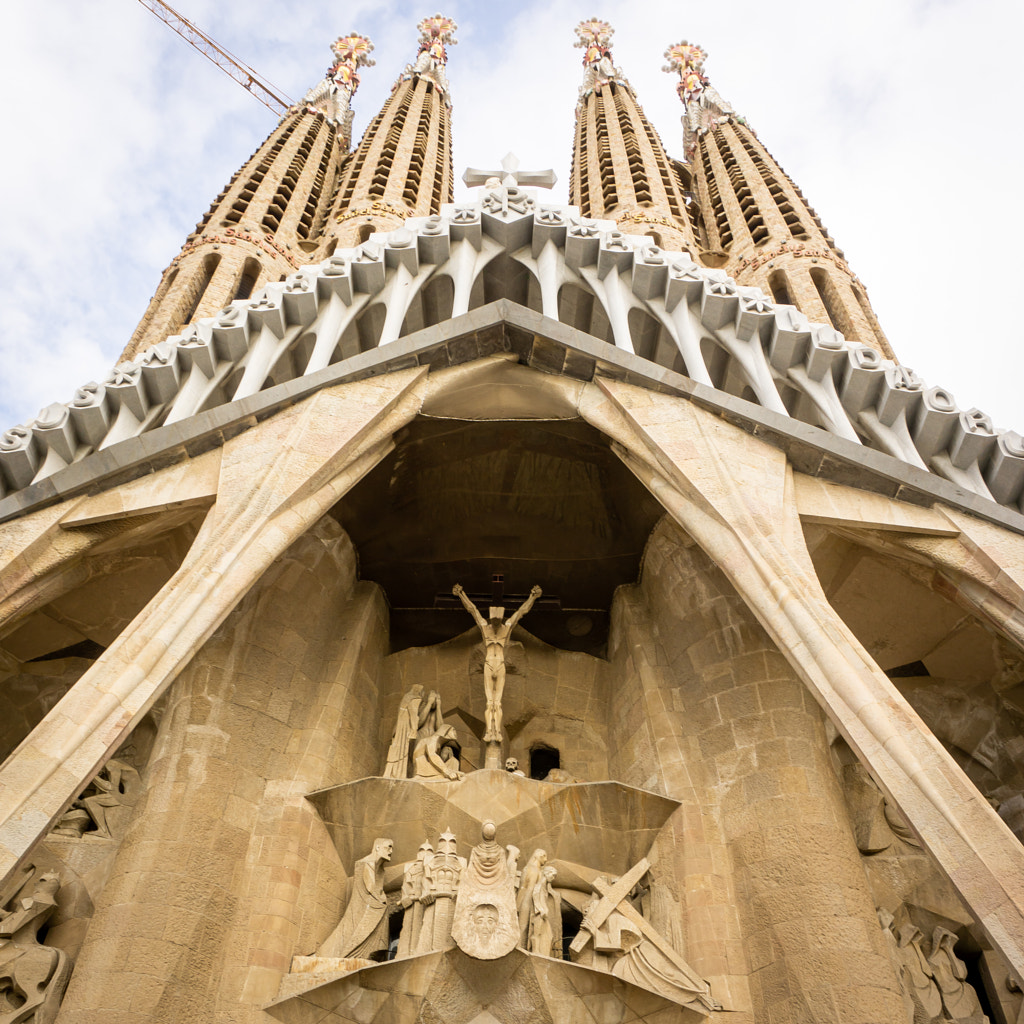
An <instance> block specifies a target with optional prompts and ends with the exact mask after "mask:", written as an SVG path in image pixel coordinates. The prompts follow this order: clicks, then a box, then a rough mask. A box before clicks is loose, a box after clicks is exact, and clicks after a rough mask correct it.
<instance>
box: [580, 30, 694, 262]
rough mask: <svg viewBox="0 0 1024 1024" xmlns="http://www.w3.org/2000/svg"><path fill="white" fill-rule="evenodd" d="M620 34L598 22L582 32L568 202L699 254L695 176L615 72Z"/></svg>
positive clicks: (660, 242)
mask: <svg viewBox="0 0 1024 1024" xmlns="http://www.w3.org/2000/svg"><path fill="white" fill-rule="evenodd" d="M614 32H615V30H614V29H613V28H612V27H611V25H609V24H608V22H607V21H603V20H601V19H600V18H589V19H587V20H586V21H581V22H580V23H579V24H578V25H577V26H576V43H575V45H576V46H577V47H579V48H580V49H582V50H583V68H584V71H583V82H582V84H581V85H580V91H579V100H578V101H577V104H576V136H575V142H574V146H573V162H572V174H571V179H570V185H569V195H570V199H569V201H570V202H572V203H573V204H575V205H577V206H579V208H580V211H581V212H582V213H583V215H584V216H587V217H606V218H610V219H612V220H614V221H616V222H617V223H618V224H619V226H620V227H621V229H622V231H624V232H626V233H627V234H633V235H648V236H649V237H650V238H651V239H652V240H653V243H654V244H655V245H657V246H659V247H661V248H665V249H676V250H687V251H693V252H696V251H699V250H700V248H701V245H700V229H699V224H698V223H697V221H696V219H691V216H690V212H691V211H690V210H689V209H688V206H689V204H690V179H689V171H688V170H687V169H686V168H685V167H683V166H682V165H680V164H678V163H676V162H675V161H674V160H672V159H671V158H670V157H669V156H668V154H667V153H666V152H665V147H664V146H663V145H662V142H661V139H660V138H659V137H658V133H657V132H656V131H655V130H654V128H653V126H652V125H651V123H650V122H649V121H648V120H647V117H646V115H645V114H644V112H643V109H642V108H641V106H640V104H639V103H638V102H637V99H636V96H635V95H634V93H633V88H632V86H631V85H630V84H629V82H628V80H627V79H626V77H625V75H624V74H623V73H622V71H621V69H619V68H617V67H616V66H615V64H614V62H613V60H612V52H611V40H612V36H613V35H614ZM693 213H694V214H696V207H694V209H693Z"/></svg>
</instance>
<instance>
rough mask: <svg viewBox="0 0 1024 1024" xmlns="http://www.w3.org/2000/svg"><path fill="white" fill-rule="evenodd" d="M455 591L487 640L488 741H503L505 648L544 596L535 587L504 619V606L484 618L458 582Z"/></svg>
mask: <svg viewBox="0 0 1024 1024" xmlns="http://www.w3.org/2000/svg"><path fill="white" fill-rule="evenodd" d="M452 593H453V594H454V595H455V596H456V597H457V598H458V599H459V600H460V601H461V602H462V605H463V607H464V608H465V609H466V611H467V612H469V614H470V615H472V616H473V621H474V622H475V623H476V624H477V626H478V627H479V629H480V635H481V636H482V637H483V641H484V692H485V694H486V696H487V711H486V732H485V733H484V742H485V743H499V744H500V743H501V697H502V694H503V692H504V690H505V647H506V646H507V645H508V641H509V637H510V636H511V635H512V630H513V629H515V628H516V626H517V625H519V620H520V619H521V618H522V617H523V616H524V615H525V614H526V613H527V612H528V611H529V610H530V609H531V608H532V607H533V604H534V602H535V601H536V600H537V598H538V597H540V596H541V593H542V591H541V589H540V587H536V586H535V587H533V588H532V589H531V590H530V596H529V597H528V598H527V599H526V600H525V601H524V602H523V603H522V605H520V607H519V609H518V611H516V612H514V613H513V615H512V617H511V618H509V619H508V620H506V619H505V609H504V608H491V609H490V619H485V618H484V617H483V616H482V615H481V614H480V610H479V609H478V608H477V606H476V605H475V604H473V602H472V601H470V599H469V598H468V597H467V596H466V592H465V590H463V589H462V586H461V585H460V584H458V583H456V584H455V586H454V587H452Z"/></svg>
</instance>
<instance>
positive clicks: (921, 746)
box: [580, 381, 1024, 971]
mask: <svg viewBox="0 0 1024 1024" xmlns="http://www.w3.org/2000/svg"><path fill="white" fill-rule="evenodd" d="M580 408H581V412H582V413H583V414H584V416H585V418H586V419H587V420H588V421H589V422H591V423H592V424H593V425H595V426H597V427H598V428H599V429H601V430H603V431H604V432H605V433H606V434H607V435H609V436H610V437H612V438H613V439H614V440H615V441H616V442H617V445H616V451H617V452H618V453H619V455H620V457H621V458H622V459H623V461H625V462H626V464H627V465H628V466H629V467H630V469H631V470H633V472H634V473H635V474H636V475H637V477H638V478H639V479H640V480H641V481H643V483H644V484H645V485H646V486H647V487H648V488H649V489H650V490H651V492H652V493H653V494H655V496H656V497H657V498H658V499H659V500H660V501H661V503H662V504H663V505H664V507H665V508H666V510H667V511H668V512H669V514H670V515H671V516H672V517H673V518H674V519H675V520H676V521H677V522H678V523H679V524H680V525H681V526H683V528H684V529H685V530H686V531H687V533H688V534H689V535H690V536H692V537H693V538H694V539H695V540H696V541H697V543H698V544H699V545H700V546H701V548H702V549H703V550H704V551H705V552H706V553H707V554H708V555H709V556H710V557H711V559H712V560H713V561H714V562H715V563H716V565H718V567H719V568H720V569H721V570H722V572H723V573H724V574H725V576H726V578H727V579H728V580H729V581H730V583H731V584H732V585H733V586H734V587H735V588H736V591H737V593H738V594H739V595H740V596H741V597H742V598H743V600H744V601H745V602H746V604H747V605H748V607H749V608H750V609H751V611H752V612H753V613H754V615H755V616H756V617H757V619H758V621H759V622H760V623H761V625H762V626H763V627H764V628H765V630H766V632H767V633H768V635H769V636H770V637H771V639H772V640H773V641H774V643H775V644H776V645H777V647H778V649H779V650H780V652H782V654H783V655H784V656H785V657H786V659H787V660H788V661H789V662H790V664H791V665H792V666H793V668H794V669H795V670H796V672H797V673H798V675H799V676H800V678H801V679H802V680H803V682H804V684H805V685H806V686H807V687H808V688H809V689H810V691H811V693H813V694H814V696H815V699H816V700H817V701H818V702H819V703H820V704H821V706H822V707H823V708H824V710H825V711H826V713H827V714H828V715H829V717H830V718H831V719H832V721H833V722H834V723H835V725H836V727H837V728H838V729H839V731H840V732H841V733H842V734H843V736H844V737H845V739H846V740H847V742H848V743H850V745H851V746H852V747H853V749H854V750H855V751H856V752H857V755H858V757H859V758H860V759H861V761H862V762H863V763H864V764H865V765H866V766H867V767H868V768H869V770H870V771H871V774H872V776H873V777H874V778H875V780H876V782H878V784H879V786H880V787H881V788H882V790H883V792H885V794H886V795H887V796H888V797H890V798H891V799H892V800H893V801H894V803H895V804H896V805H897V806H898V807H899V808H900V810H901V811H902V812H903V814H904V815H905V816H906V818H907V819H908V820H909V821H910V823H911V824H912V826H913V828H914V829H915V831H916V832H917V833H918V835H919V836H920V837H921V838H922V840H923V841H924V842H925V844H926V845H927V847H928V849H929V850H930V851H931V852H932V854H933V855H934V856H935V858H936V860H937V861H938V863H939V865H940V866H941V868H942V869H943V871H945V872H946V874H947V875H948V876H949V878H950V880H951V881H952V882H953V884H954V885H955V886H956V888H957V889H958V891H959V892H960V894H961V895H962V896H963V898H964V900H965V901H966V903H967V904H968V906H969V907H970V908H971V911H972V913H973V914H974V916H975V919H976V920H977V921H978V923H979V924H980V925H981V927H982V928H983V929H984V930H985V932H986V933H987V935H988V937H989V939H990V940H991V941H992V942H993V944H994V945H995V946H997V947H998V948H999V949H1000V950H1002V952H1003V953H1004V955H1005V956H1006V957H1007V959H1008V960H1009V961H1010V962H1011V963H1013V964H1014V965H1015V969H1016V970H1018V971H1021V970H1022V969H1024V895H1022V894H1024V849H1022V847H1021V845H1020V843H1019V842H1018V841H1017V839H1016V838H1015V837H1014V836H1013V834H1012V833H1011V832H1010V831H1009V829H1007V828H1006V826H1005V825H1004V824H1003V822H1002V821H1001V820H1000V819H999V817H998V815H997V814H996V813H995V811H993V810H992V808H991V807H990V806H989V805H988V804H987V803H986V801H985V800H984V798H983V797H982V796H981V794H980V793H979V792H978V791H977V789H975V788H974V786H973V785H972V784H971V782H970V781H969V780H968V779H967V777H966V776H965V775H964V773H963V772H962V771H961V770H960V769H959V768H958V767H957V765H956V763H955V762H954V761H953V759H952V758H951V757H950V756H949V755H948V754H947V753H946V752H945V750H943V749H942V748H941V746H940V745H939V744H938V743H937V742H936V741H935V740H934V739H933V738H932V737H931V736H930V735H929V733H928V730H927V728H926V727H925V726H924V725H923V723H922V722H921V720H920V718H918V716H917V715H916V714H915V713H914V712H913V710H912V709H911V708H910V706H909V705H908V704H907V703H906V701H905V700H904V699H903V698H902V697H901V696H900V694H899V692H898V691H897V690H896V688H895V687H894V686H893V685H892V683H891V682H890V681H889V680H888V679H887V678H886V677H885V675H884V674H883V673H882V671H881V669H879V667H878V666H877V665H876V664H875V662H874V661H873V660H872V659H871V657H870V655H868V653H867V652H866V651H865V650H864V648H863V647H862V646H861V645H860V643H859V642H858V641H857V639H856V637H854V635H853V634H852V633H851V632H850V630H849V629H847V627H846V625H845V624H844V623H843V621H842V620H841V619H840V618H839V616H838V615H837V614H836V612H835V611H834V610H833V609H832V608H831V606H830V605H829V603H828V600H827V599H826V597H825V595H824V593H823V591H822V589H821V586H820V584H819V582H818V579H817V576H816V575H815V572H814V567H813V564H812V562H811V559H810V555H809V554H808V552H807V548H806V545H805V543H804V540H803V534H802V531H801V528H800V522H799V517H798V514H797V507H796V502H795V500H794V497H793V487H792V472H791V470H789V468H788V466H787V464H786V459H785V456H784V455H783V453H782V452H780V451H779V450H778V449H776V448H774V447H772V446H770V445H768V444H766V443H765V442H763V441H761V440H759V439H757V438H755V437H751V436H750V435H748V434H746V433H744V432H743V431H741V430H739V429H738V428H736V427H733V426H731V425H730V424H728V423H726V422H725V421H724V420H721V419H718V418H717V417H715V416H713V415H712V414H710V413H706V412H704V411H703V410H701V409H698V408H697V407H696V406H695V405H694V404H693V403H690V402H686V401H683V400H679V399H675V398H671V397H668V396H664V395H657V394H653V393H651V392H647V391H642V390H640V389H639V388H635V387H632V386H630V385H627V384H620V383H618V382H614V381H602V382H600V383H595V384H593V385H591V386H590V387H589V388H588V390H587V392H586V394H585V395H584V397H583V399H582V400H581V404H580Z"/></svg>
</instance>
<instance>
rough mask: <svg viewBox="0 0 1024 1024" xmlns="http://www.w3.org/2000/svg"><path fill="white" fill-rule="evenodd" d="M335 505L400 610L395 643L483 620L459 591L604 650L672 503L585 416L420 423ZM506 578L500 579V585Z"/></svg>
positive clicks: (556, 641) (568, 642) (441, 635)
mask: <svg viewBox="0 0 1024 1024" xmlns="http://www.w3.org/2000/svg"><path fill="white" fill-rule="evenodd" d="M396 442H397V443H396V447H395V450H394V451H393V452H392V453H391V454H390V455H389V456H387V457H386V458H385V459H384V460H383V461H382V462H381V463H380V464H379V465H377V466H376V467H375V468H374V469H373V470H372V471H371V472H370V473H368V474H367V475H366V477H365V478H364V479H363V480H362V481H360V483H359V484H358V485H357V486H356V487H355V488H353V490H352V491H351V492H350V493H349V494H347V495H346V496H345V497H344V498H343V499H342V501H340V502H339V503H338V504H337V505H336V506H335V508H334V510H333V514H334V515H335V516H336V517H337V519H338V521H339V522H340V523H341V525H342V526H343V527H344V529H345V530H346V531H347V532H348V534H349V536H350V537H351V538H352V541H353V543H354V544H355V547H356V551H357V552H358V555H359V575H360V577H361V578H362V579H365V580H372V581H374V582H375V583H378V584H380V586H381V587H383V589H384V591H385V593H386V594H387V598H388V602H389V604H390V607H391V646H392V650H402V649H403V648H405V647H410V646H419V645H426V644H433V643H439V642H441V641H444V640H448V639H450V638H452V637H454V636H458V635H459V634H460V633H462V632H464V631H465V630H466V629H468V628H470V627H471V626H472V620H471V619H470V618H469V616H468V615H467V614H466V612H465V611H464V609H463V608H462V606H461V605H460V604H459V602H458V601H457V599H455V598H454V597H453V596H452V592H451V590H452V585H453V584H455V583H461V584H462V585H463V586H464V587H465V588H466V591H467V593H469V594H470V596H471V597H472V598H473V600H474V601H476V603H477V605H478V606H479V607H480V608H481V611H482V612H483V613H484V614H485V615H486V614H487V606H488V605H489V604H491V603H492V602H493V601H494V599H500V602H501V603H502V604H503V605H504V606H505V608H506V609H507V614H511V612H512V610H514V609H515V608H516V607H517V606H518V605H519V604H520V603H521V602H522V601H523V600H525V599H526V597H527V595H528V594H529V591H530V588H531V587H532V586H533V585H534V584H535V583H539V584H540V585H541V587H542V588H543V590H544V596H543V597H542V598H541V600H540V601H539V602H538V603H537V605H536V606H535V607H534V609H533V610H532V611H531V612H530V614H529V617H528V618H527V619H525V620H524V623H523V625H524V626H525V627H526V628H528V629H529V631H530V632H531V633H533V634H534V635H535V636H537V637H539V638H540V639H542V640H544V641H545V642H546V643H549V644H552V645H553V646H556V647H560V648H563V649H566V650H579V651H587V652H588V653H591V654H597V655H602V654H603V653H604V650H605V646H606V643H607V637H608V613H609V609H610V607H611V600H612V595H613V593H614V591H615V588H616V587H618V586H620V585H621V584H623V583H631V582H634V581H635V580H636V579H637V577H638V575H639V571H640V557H641V555H642V553H643V550H644V545H645V543H646V541H647V537H648V535H649V534H650V532H651V529H652V528H653V526H654V524H655V523H656V522H657V521H658V519H659V518H660V517H661V515H662V514H663V509H662V508H661V506H660V505H659V504H658V503H657V501H655V499H654V498H653V497H652V496H651V495H650V494H649V493H648V492H647V491H646V490H645V489H644V488H643V487H642V486H641V485H640V483H639V482H638V481H637V480H636V478H635V477H634V476H633V475H632V473H630V472H629V470H628V469H626V467H625V466H624V465H623V464H622V463H621V462H620V461H619V459H618V458H617V457H616V456H615V455H614V454H613V452H612V451H611V449H610V447H609V445H608V443H607V440H606V439H605V438H604V437H603V436H602V435H601V434H599V433H598V432H597V431H596V430H594V429H593V428H592V427H590V426H588V425H587V424H585V423H584V422H583V421H581V420H544V421H523V420H517V421H513V422H503V421H479V420H472V421H470V420H441V419H429V418H425V417H423V418H419V419H417V420H415V421H413V423H411V424H410V425H409V426H408V427H407V428H405V429H404V430H402V431H401V432H400V433H399V434H398V436H397V437H396ZM496 580H497V581H496Z"/></svg>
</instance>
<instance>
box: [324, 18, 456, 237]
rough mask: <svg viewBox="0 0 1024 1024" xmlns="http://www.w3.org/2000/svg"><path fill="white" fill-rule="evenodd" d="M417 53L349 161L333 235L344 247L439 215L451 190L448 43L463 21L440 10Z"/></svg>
mask: <svg viewBox="0 0 1024 1024" xmlns="http://www.w3.org/2000/svg"><path fill="white" fill-rule="evenodd" d="M417 27H418V28H419V32H420V44H419V51H418V53H417V55H416V59H415V61H414V62H413V63H412V64H409V65H407V66H406V68H405V71H403V72H402V74H401V75H400V76H399V78H398V81H397V82H395V86H394V89H393V90H392V92H391V96H390V97H389V98H388V99H387V101H386V102H385V104H384V106H383V107H382V108H381V110H380V113H378V114H377V116H376V117H375V118H374V119H373V120H372V121H371V122H370V126H369V127H368V128H367V129H366V131H365V132H364V133H363V138H362V141H360V143H359V146H358V147H357V149H356V151H355V152H354V153H353V154H352V157H351V159H350V160H349V161H347V163H346V164H345V167H344V170H343V171H342V174H341V179H340V182H339V188H338V195H337V202H336V204H335V206H334V208H333V210H332V214H331V216H332V224H331V227H330V232H331V235H332V237H334V238H335V239H337V243H338V244H339V245H341V246H342V247H346V246H353V245H357V244H358V243H359V242H363V241H366V239H367V238H369V237H370V235H371V234H372V233H373V232H375V231H390V230H392V229H394V228H397V227H401V226H402V224H403V223H404V222H405V219H406V218H407V217H425V216H428V215H430V214H433V213H439V212H440V209H441V204H442V203H450V202H451V201H452V199H453V193H452V133H451V100H450V97H449V90H448V78H447V76H446V74H445V69H446V67H447V64H448V50H447V47H448V46H450V45H454V44H455V42H456V39H455V31H456V29H457V28H458V26H457V25H456V24H455V22H454V21H452V19H451V18H446V17H444V16H443V15H440V14H435V15H433V16H432V17H430V18H424V19H423V20H422V21H421V22H420V23H419V25H418V26H417Z"/></svg>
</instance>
